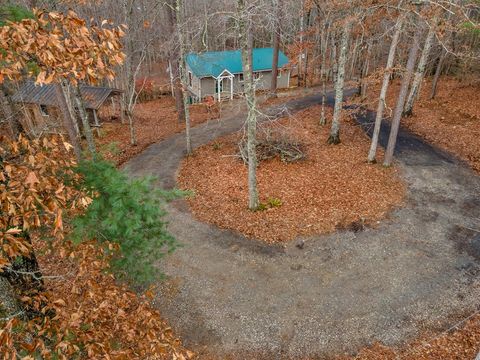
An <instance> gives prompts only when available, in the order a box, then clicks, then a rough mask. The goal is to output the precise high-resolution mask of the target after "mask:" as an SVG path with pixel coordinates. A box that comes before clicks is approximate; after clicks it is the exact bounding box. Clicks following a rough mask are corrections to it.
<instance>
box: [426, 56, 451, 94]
mask: <svg viewBox="0 0 480 360" xmlns="http://www.w3.org/2000/svg"><path fill="white" fill-rule="evenodd" d="M441 51H442V52H441V54H440V58H439V59H438V64H437V68H436V69H435V75H434V76H433V81H432V91H431V92H430V100H432V99H434V98H435V96H436V95H437V85H438V79H439V78H440V74H441V73H442V68H443V64H444V62H445V58H446V57H447V52H446V51H445V50H444V49H443V48H442V50H441Z"/></svg>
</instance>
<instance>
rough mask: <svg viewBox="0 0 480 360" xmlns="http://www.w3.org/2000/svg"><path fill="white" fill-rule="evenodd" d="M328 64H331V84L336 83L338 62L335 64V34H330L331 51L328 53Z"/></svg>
mask: <svg viewBox="0 0 480 360" xmlns="http://www.w3.org/2000/svg"><path fill="white" fill-rule="evenodd" d="M330 63H331V64H332V66H331V67H332V82H333V83H336V82H337V72H338V62H337V43H336V41H335V33H333V34H332V50H331V51H330Z"/></svg>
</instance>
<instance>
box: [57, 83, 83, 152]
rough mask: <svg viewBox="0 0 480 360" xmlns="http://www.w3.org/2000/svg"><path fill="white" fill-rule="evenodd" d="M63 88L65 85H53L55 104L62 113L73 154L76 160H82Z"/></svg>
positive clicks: (80, 148)
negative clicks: (55, 97)
mask: <svg viewBox="0 0 480 360" xmlns="http://www.w3.org/2000/svg"><path fill="white" fill-rule="evenodd" d="M65 87H66V85H65V84H63V83H60V82H57V83H56V84H55V91H56V96H57V103H58V107H59V109H60V111H61V113H62V120H63V126H64V127H65V130H67V134H68V138H69V140H70V144H71V145H72V146H73V151H74V152H75V156H76V157H77V160H80V159H81V158H82V147H81V145H80V141H79V139H78V133H77V131H76V129H75V125H74V119H73V117H72V113H71V112H70V109H69V105H68V100H67V97H66V90H65Z"/></svg>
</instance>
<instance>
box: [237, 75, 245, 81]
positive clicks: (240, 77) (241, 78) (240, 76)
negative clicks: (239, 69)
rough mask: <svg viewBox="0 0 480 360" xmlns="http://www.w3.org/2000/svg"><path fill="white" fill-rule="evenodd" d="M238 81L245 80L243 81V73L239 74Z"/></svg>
mask: <svg viewBox="0 0 480 360" xmlns="http://www.w3.org/2000/svg"><path fill="white" fill-rule="evenodd" d="M238 81H240V82H243V81H244V79H243V73H241V74H238Z"/></svg>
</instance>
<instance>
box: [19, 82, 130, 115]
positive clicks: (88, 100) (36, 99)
mask: <svg viewBox="0 0 480 360" xmlns="http://www.w3.org/2000/svg"><path fill="white" fill-rule="evenodd" d="M80 92H81V94H82V98H83V101H84V102H85V107H86V108H87V109H91V110H98V109H100V107H101V106H102V105H103V103H104V102H105V101H106V100H107V99H108V97H109V96H110V95H118V94H121V93H122V91H121V90H117V89H112V88H107V87H96V86H80ZM12 100H13V101H14V102H17V103H20V102H22V103H26V104H37V105H46V106H58V105H57V94H56V92H55V85H53V84H47V85H42V86H37V85H35V84H34V83H33V82H27V83H25V84H23V85H22V86H21V88H20V90H19V91H18V92H17V93H16V94H14V95H13V96H12Z"/></svg>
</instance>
